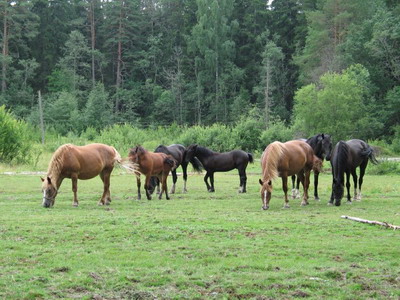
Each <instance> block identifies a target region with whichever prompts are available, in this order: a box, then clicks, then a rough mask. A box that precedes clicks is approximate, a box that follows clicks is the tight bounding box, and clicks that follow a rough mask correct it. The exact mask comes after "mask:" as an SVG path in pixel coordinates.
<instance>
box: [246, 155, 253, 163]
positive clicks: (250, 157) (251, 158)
mask: <svg viewBox="0 0 400 300" xmlns="http://www.w3.org/2000/svg"><path fill="white" fill-rule="evenodd" d="M247 156H248V157H249V162H250V163H251V164H252V163H253V162H254V158H253V154H251V153H247Z"/></svg>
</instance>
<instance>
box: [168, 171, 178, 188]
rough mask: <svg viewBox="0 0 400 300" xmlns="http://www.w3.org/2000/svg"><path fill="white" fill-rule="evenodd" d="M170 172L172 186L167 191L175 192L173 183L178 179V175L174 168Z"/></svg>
mask: <svg viewBox="0 0 400 300" xmlns="http://www.w3.org/2000/svg"><path fill="white" fill-rule="evenodd" d="M171 173H172V188H171V191H170V192H169V193H170V194H175V185H176V181H177V180H178V176H176V169H175V170H173V171H171Z"/></svg>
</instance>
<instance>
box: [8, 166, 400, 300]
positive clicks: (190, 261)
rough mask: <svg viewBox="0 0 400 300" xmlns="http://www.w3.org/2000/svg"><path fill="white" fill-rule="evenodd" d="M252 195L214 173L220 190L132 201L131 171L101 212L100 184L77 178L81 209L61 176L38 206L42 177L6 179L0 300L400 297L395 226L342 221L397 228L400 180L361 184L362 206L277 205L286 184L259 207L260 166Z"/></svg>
mask: <svg viewBox="0 0 400 300" xmlns="http://www.w3.org/2000/svg"><path fill="white" fill-rule="evenodd" d="M250 172H251V174H250V175H249V176H248V177H249V178H248V193H247V194H238V193H237V189H238V182H239V178H238V176H237V174H236V172H229V173H225V174H224V173H217V174H216V177H215V186H216V192H215V193H212V194H211V193H207V192H206V189H205V185H204V183H203V178H202V175H191V176H189V181H188V189H189V192H188V193H187V194H182V193H181V188H182V177H179V179H178V186H177V192H178V193H177V194H175V195H171V198H172V199H171V200H170V201H167V200H165V199H163V200H158V199H157V200H155V199H153V200H151V201H148V200H141V201H137V200H136V183H135V180H134V178H133V176H132V175H127V174H123V172H122V171H121V170H116V171H115V172H114V175H113V176H112V180H111V195H112V199H113V202H112V204H111V206H109V207H100V206H97V201H98V200H99V198H100V195H101V190H102V186H101V181H100V179H99V178H96V179H93V180H89V181H80V182H79V183H78V196H79V199H80V206H79V207H78V208H74V207H72V206H71V203H72V192H71V183H70V180H65V181H64V183H63V185H62V186H61V191H60V194H59V195H58V197H57V199H56V203H55V206H54V208H52V209H45V208H42V207H41V196H42V195H41V190H40V186H41V182H40V179H39V176H38V175H35V176H33V175H31V176H29V175H0V207H1V214H0V266H1V268H0V298H6V299H41V298H44V299H54V298H79V299H81V298H84V299H85V298H86V299H120V298H123V299H147V298H149V299H152V298H162V299H165V298H176V299H182V298H188V299H193V298H199V299H209V298H216V299H221V298H253V299H288V298H296V297H299V298H302V297H308V298H310V299H322V298H335V299H366V298H375V299H399V298H400V231H393V230H390V229H384V228H381V227H377V226H371V225H366V224H361V223H356V222H352V221H348V220H343V219H341V218H340V216H341V215H344V214H345V215H350V216H357V217H361V218H366V219H370V220H381V221H387V222H389V223H392V224H397V225H400V185H399V180H400V176H371V175H368V171H367V175H366V177H365V180H364V188H363V201H361V202H357V203H354V204H352V205H346V204H343V205H342V206H340V207H330V206H327V205H326V204H327V201H328V196H329V195H330V180H331V177H330V175H328V174H324V175H322V178H321V179H320V182H321V183H320V186H321V188H320V196H321V201H320V202H315V201H314V200H311V201H310V205H309V206H307V207H301V206H300V201H299V200H291V201H290V204H291V208H290V209H282V206H283V192H282V190H281V188H280V181H277V182H275V184H274V193H273V196H272V200H271V205H270V210H268V211H261V199H260V195H259V185H258V178H259V175H258V174H257V172H259V165H258V163H257V164H256V165H254V166H252V167H251V169H250Z"/></svg>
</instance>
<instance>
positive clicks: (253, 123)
mask: <svg viewBox="0 0 400 300" xmlns="http://www.w3.org/2000/svg"><path fill="white" fill-rule="evenodd" d="M262 127H263V124H262V123H261V122H260V121H258V120H256V119H253V118H247V119H243V120H241V121H239V122H238V123H237V124H236V127H235V128H233V137H234V139H235V141H234V142H235V148H238V149H242V150H245V151H254V150H257V149H259V150H261V148H262V145H261V133H262Z"/></svg>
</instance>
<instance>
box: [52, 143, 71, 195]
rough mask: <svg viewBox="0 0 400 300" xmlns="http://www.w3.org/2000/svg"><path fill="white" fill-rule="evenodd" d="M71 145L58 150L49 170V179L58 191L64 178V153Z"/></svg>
mask: <svg viewBox="0 0 400 300" xmlns="http://www.w3.org/2000/svg"><path fill="white" fill-rule="evenodd" d="M69 146H70V145H64V146H62V147H60V148H59V149H57V151H56V152H55V153H54V155H53V157H52V158H51V161H50V164H49V168H48V169H47V177H50V179H51V181H52V182H55V183H56V187H57V189H58V188H59V187H60V185H61V183H62V181H63V179H64V177H63V176H62V169H63V163H64V162H63V158H64V152H65V151H66V150H67V148H68V147H69Z"/></svg>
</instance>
